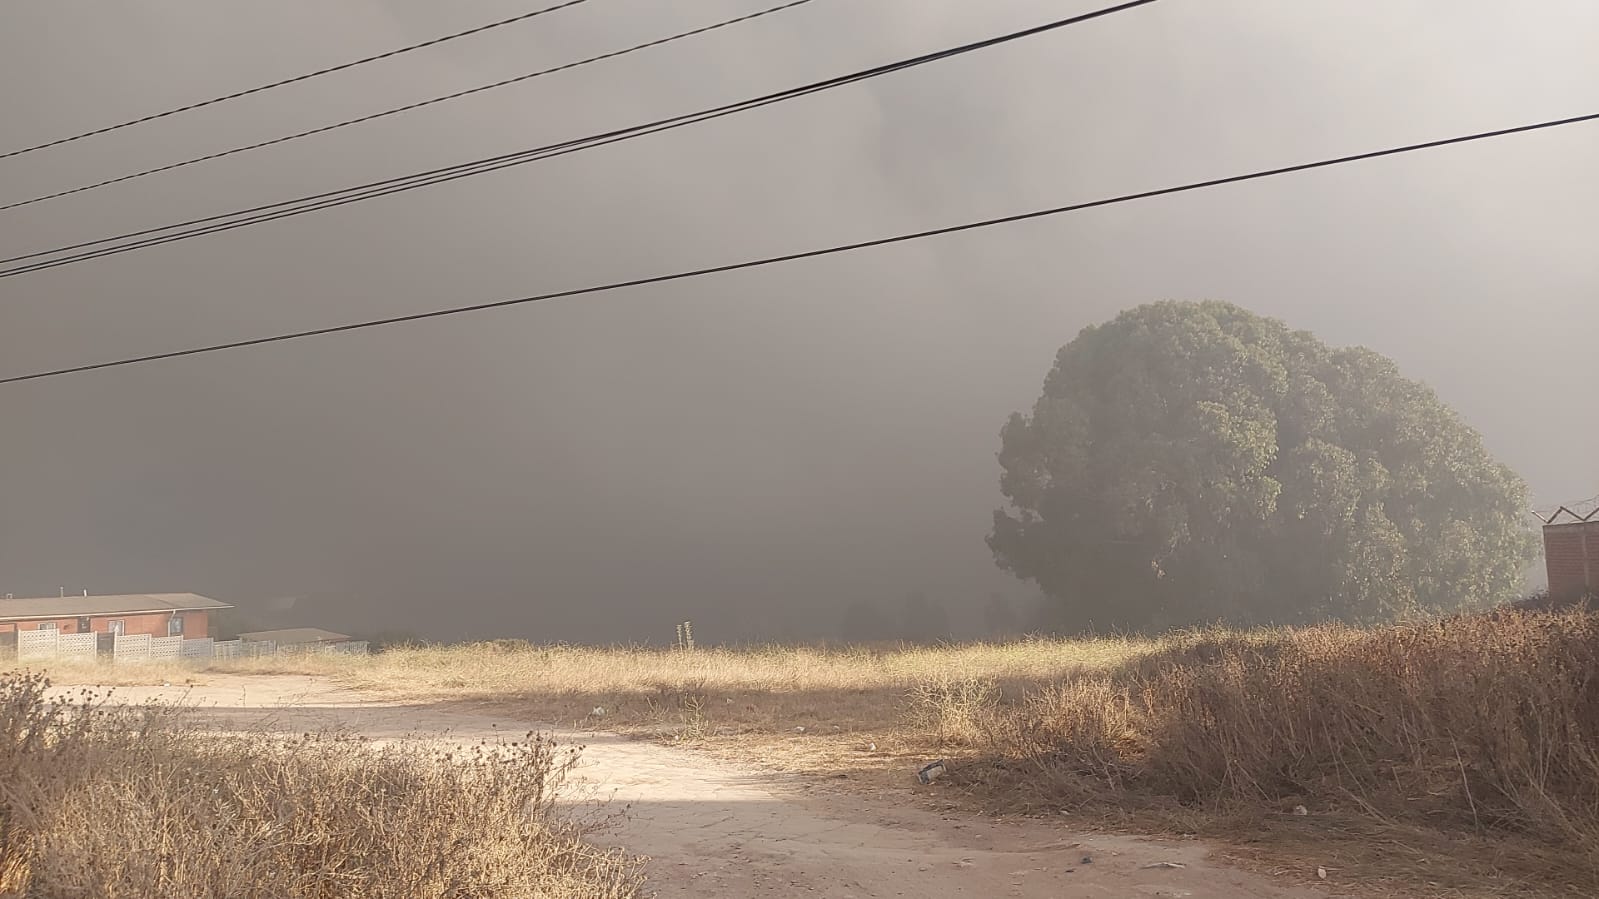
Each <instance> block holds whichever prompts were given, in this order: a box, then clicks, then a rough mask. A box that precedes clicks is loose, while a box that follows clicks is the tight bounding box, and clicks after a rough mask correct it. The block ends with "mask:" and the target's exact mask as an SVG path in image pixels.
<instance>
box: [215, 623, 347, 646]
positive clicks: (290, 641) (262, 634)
mask: <svg viewBox="0 0 1599 899" xmlns="http://www.w3.org/2000/svg"><path fill="white" fill-rule="evenodd" d="M239 639H240V640H249V641H250V642H252V643H258V642H261V641H265V640H271V641H272V642H273V643H276V644H278V645H279V646H294V645H296V644H300V643H340V642H343V641H345V640H348V639H350V635H349V634H338V633H334V632H333V631H325V630H323V629H321V628H319V627H286V628H282V629H280V630H275V631H251V632H250V633H248V634H240V635H239Z"/></svg>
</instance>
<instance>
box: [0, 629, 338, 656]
mask: <svg viewBox="0 0 1599 899" xmlns="http://www.w3.org/2000/svg"><path fill="white" fill-rule="evenodd" d="M101 636H103V635H101V634H63V633H60V632H58V631H53V630H43V631H37V630H35V631H18V632H17V661H19V662H34V661H46V660H54V659H82V660H87V661H92V660H94V659H97V658H99V656H100V637H101ZM109 642H110V644H111V653H110V655H111V658H112V660H114V661H116V662H118V663H122V662H148V661H154V662H160V661H177V660H183V661H199V660H205V659H237V658H256V657H259V656H271V655H278V654H284V655H289V654H294V653H298V654H303V655H360V656H364V655H366V654H367V651H368V647H367V643H366V641H364V640H350V641H346V642H344V643H303V644H296V645H284V646H280V645H278V644H277V643H274V642H272V641H271V640H263V641H258V642H247V641H244V640H213V639H211V638H210V637H196V638H194V639H191V640H185V639H184V638H182V637H152V636H150V635H149V634H117V635H116V636H114V637H112V638H111V639H110V641H109Z"/></svg>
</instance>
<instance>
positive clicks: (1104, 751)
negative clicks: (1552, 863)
mask: <svg viewBox="0 0 1599 899" xmlns="http://www.w3.org/2000/svg"><path fill="white" fill-rule="evenodd" d="M995 748H996V749H997V750H998V752H999V753H1000V754H1001V755H1004V756H1010V757H1013V758H1017V759H1023V760H1026V761H1027V762H1029V763H1030V768H1029V770H1031V771H1032V772H1033V773H1032V775H1030V776H1032V777H1035V778H1038V779H1039V782H1040V783H1047V784H1050V785H1052V786H1053V787H1054V788H1055V789H1056V790H1057V791H1058V795H1059V796H1060V797H1061V799H1062V800H1075V799H1081V798H1083V797H1084V796H1087V795H1092V794H1094V792H1095V791H1100V792H1101V793H1102V792H1103V789H1104V788H1105V787H1107V786H1109V787H1111V788H1113V790H1115V791H1133V792H1137V793H1141V794H1145V795H1155V796H1169V797H1174V798H1175V799H1177V800H1179V801H1181V802H1183V803H1187V804H1191V805H1195V806H1207V807H1219V806H1225V805H1233V806H1237V805H1257V806H1258V805H1262V804H1264V805H1266V806H1268V807H1274V808H1283V809H1286V808H1289V807H1291V806H1292V804H1296V803H1304V804H1307V805H1312V806H1318V807H1322V808H1339V809H1346V810H1355V811H1358V812H1360V813H1362V814H1365V815H1369V816H1371V817H1373V818H1375V819H1378V820H1380V821H1383V822H1386V823H1391V824H1396V825H1404V826H1411V827H1420V828H1425V829H1427V830H1431V831H1435V832H1440V833H1445V834H1448V833H1455V834H1462V835H1465V836H1468V837H1482V838H1493V839H1500V838H1505V839H1516V840H1521V841H1524V842H1525V843H1526V844H1527V845H1529V846H1533V845H1536V846H1539V847H1542V848H1544V849H1548V850H1554V851H1555V852H1556V854H1557V855H1558V857H1559V858H1560V859H1561V860H1562V863H1563V864H1565V865H1568V866H1569V867H1570V870H1571V871H1572V872H1576V873H1577V874H1578V875H1579V876H1587V877H1589V878H1591V879H1592V882H1594V883H1599V615H1595V614H1592V613H1588V612H1584V611H1566V612H1523V611H1515V612H1499V613H1493V614H1486V615H1476V616H1462V617H1457V618H1452V619H1447V620H1442V621H1435V622H1429V623H1420V624H1414V625H1405V626H1395V627H1387V628H1379V629H1373V630H1355V629H1350V628H1342V627H1322V628H1311V629H1306V630H1283V631H1275V632H1264V633H1260V632H1257V633H1253V634H1245V635H1238V634H1229V633H1226V632H1211V633H1202V634H1196V635H1190V636H1188V637H1186V638H1184V639H1181V640H1176V641H1173V643H1172V644H1171V645H1170V646H1169V647H1168V648H1167V649H1166V650H1165V651H1162V652H1157V653H1153V654H1151V655H1148V656H1146V657H1143V658H1140V659H1138V660H1136V661H1134V662H1132V663H1131V664H1130V665H1129V666H1128V668H1127V670H1126V671H1124V672H1122V673H1121V674H1119V675H1102V676H1092V677H1087V678H1080V679H1076V680H1072V681H1068V682H1065V683H1062V684H1061V685H1058V686H1056V687H1053V688H1051V689H1048V690H1045V691H1042V692H1040V693H1038V694H1037V695H1035V696H1034V697H1033V698H1032V699H1031V700H1030V701H1029V702H1028V703H1027V704H1026V706H1025V710H1024V711H1023V712H1022V714H1021V715H1020V716H1018V718H1017V719H1016V720H1015V721H1013V722H1012V726H1011V727H1010V729H1009V730H1008V731H1006V732H1005V735H1004V738H1003V739H1002V740H1001V741H1000V742H999V743H998V744H996V747H995Z"/></svg>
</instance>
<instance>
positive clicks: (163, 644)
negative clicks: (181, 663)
mask: <svg viewBox="0 0 1599 899" xmlns="http://www.w3.org/2000/svg"><path fill="white" fill-rule="evenodd" d="M182 654H183V638H182V637H151V638H150V658H151V659H152V660H155V659H161V660H163V661H164V660H167V659H176V658H180V657H182Z"/></svg>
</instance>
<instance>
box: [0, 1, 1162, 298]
mask: <svg viewBox="0 0 1599 899" xmlns="http://www.w3.org/2000/svg"><path fill="white" fill-rule="evenodd" d="M1154 2H1156V0H1131V2H1126V3H1121V4H1118V5H1115V6H1109V7H1105V8H1103V9H1099V10H1095V11H1093V12H1088V13H1084V14H1082V15H1077V16H1071V17H1069V18H1065V19H1058V20H1056V21H1053V22H1047V23H1045V24H1043V25H1037V26H1034V27H1032V28H1025V29H1022V30H1021V31H1014V32H1011V33H1009V34H1003V35H999V36H997V37H992V38H987V39H985V40H981V41H974V42H972V43H969V44H963V45H960V46H958V47H951V48H949V49H946V50H939V51H936V52H933V53H926V54H923V55H921V56H914V57H911V58H909V59H903V60H900V61H898V62H893V63H886V64H883V65H878V66H873V67H871V68H869V69H863V70H861V71H858V72H854V73H852V74H848V75H841V76H837V77H834V78H828V79H824V80H822V81H817V82H813V83H811V84H807V85H802V86H800V87H794V88H788V89H786V90H781V91H777V92H774V93H770V94H766V95H764V96H761V97H755V98H752V99H748V100H740V101H737V102H735V103H729V104H725V105H723V106H717V107H712V108H710V109H703V110H700V111H698V112H692V113H686V114H683V115H678V116H672V117H670V118H666V119H657V120H656V121H653V122H646V123H643V124H639V125H632V126H629V127H627V128H621V129H617V130H614V131H608V132H604V133H601V134H594V135H589V136H588V137H583V138H577V139H574V140H568V141H562V142H561V143H558V144H550V145H548V146H544V147H534V148H530V149H526V150H518V151H516V152H513V153H506V154H503V155H500V156H492V157H488V158H484V159H477V160H473V161H471V162H465V163H458V164H456V165H451V166H445V167H443V168H438V169H432V170H430V171H425V172H416V173H413V174H410V175H403V176H400V177H396V178H388V179H385V180H382V181H373V182H369V183H367V184H362V185H357V186H355V187H348V188H342V189H340V190H334V191H327V192H324V193H320V194H312V195H309V196H305V197H299V198H297V199H294V200H284V201H280V202H277V203H270V204H266V205H262V206H255V207H252V208H250V209H242V210H238V211H235V212H230V213H223V214H218V215H212V216H206V217H204V218H198V219H191V220H189V221H187V222H179V223H176V224H172V225H163V226H160V227H157V228H146V229H143V230H141V231H133V232H128V233H125V234H120V235H116V236H114V237H104V238H100V239H98V240H92V241H86V242H83V243H78V244H71V245H68V246H64V247H56V248H54V249H50V250H40V251H37V252H33V253H26V254H23V255H19V256H12V257H10V258H7V259H0V265H4V264H8V263H13V262H22V261H25V260H29V259H37V258H39V257H42V256H57V255H58V254H61V253H69V252H71V251H74V250H80V249H85V248H87V247H94V246H97V245H101V244H113V246H106V247H102V248H100V249H97V250H88V251H86V252H82V253H75V254H73V255H70V256H64V257H60V256H58V258H55V259H47V260H43V261H40V262H32V263H29V264H27V265H21V266H15V267H13V268H9V269H0V278H9V277H12V276H14V275H22V274H28V273H30V272H35V271H40V270H43V269H47V268H55V267H57V266H60V265H70V264H73V263H76V262H82V261H85V260H88V259H96V258H99V257H101V256H111V255H116V254H118V253H125V252H128V251H130V250H138V249H143V248H145V247H149V246H156V245H158V244H163V243H171V242H173V241H177V240H187V239H188V238H190V237H199V236H202V235H205V234H214V233H217V232H220V231H229V230H232V229H234V228H242V227H248V226H249V225H254V224H259V223H261V222H265V221H273V220H276V219H279V218H287V217H289V216H294V215H300V214H302V213H305V212H315V211H317V210H320V209H328V208H332V207H335V206H342V205H345V204H346V203H355V202H360V201H362V200H367V199H372V198H374V197H379V196H386V195H388V194H391V193H401V192H404V191H408V190H414V189H416V188H419V187H427V186H430V185H433V184H442V183H444V182H447V181H454V180H456V179H457V178H467V177H471V176H472V175H477V174H483V173H485V172H491V171H497V170H499V169H502V168H510V167H512V166H516V165H523V164H525V163H529V162H536V161H538V160H541V159H548V158H551V157H554V156H563V155H566V154H567V153H575V152H579V151H581V150H586V149H590V148H592V147H597V146H604V145H606V144H610V143H617V142H619V141H623V140H631V139H633V138H635V137H641V136H643V135H645V134H653V133H656V132H658V131H669V130H672V129H674V128H681V127H684V126H686V125H692V124H696V123H698V122H703V121H709V120H711V119H716V118H721V117H722V116H726V115H734V114H736V113H740V112H745V111H747V110H750V109H757V108H759V107H762V106H768V105H771V104H773V103H780V102H783V101H785V100H792V99H795V98H797V97H802V96H806V95H808V94H813V93H819V92H821V91H825V90H831V89H833V88H836V87H842V86H844V85H846V84H853V83H855V82H857V81H865V80H867V79H869V78H876V77H878V76H880V75H886V74H889V73H891V72H897V71H901V70H903V69H909V68H914V67H916V66H920V65H925V64H927V63H931V62H937V61H939V60H942V59H948V58H950V57H952V56H959V55H962V54H965V53H971V52H974V51H977V50H983V49H987V48H989V47H995V46H998V45H1000V44H1005V43H1009V42H1011V41H1016V40H1021V39H1023V38H1028V37H1033V36H1036V35H1039V34H1044V33H1046V32H1050V31H1054V30H1056V29H1059V28H1064V27H1066V26H1069V25H1076V24H1079V23H1082V22H1086V21H1089V20H1091V19H1097V18H1100V17H1102V16H1107V15H1110V14H1112V13H1118V12H1123V11H1125V10H1129V9H1133V8H1135V7H1139V6H1147V5H1149V4H1151V3H1154ZM193 226H203V227H193ZM178 229H190V230H187V231H179V230H178ZM168 231H173V232H177V233H172V234H162V233H161V232H168ZM131 238H143V239H141V240H136V241H133V242H131V243H122V244H119V243H117V242H118V241H124V240H129V239H131Z"/></svg>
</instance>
